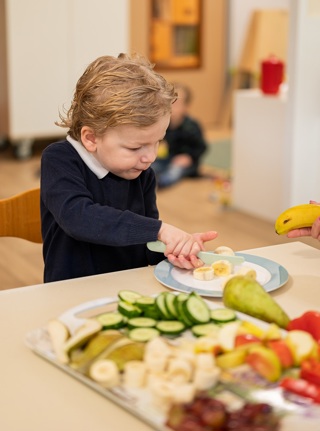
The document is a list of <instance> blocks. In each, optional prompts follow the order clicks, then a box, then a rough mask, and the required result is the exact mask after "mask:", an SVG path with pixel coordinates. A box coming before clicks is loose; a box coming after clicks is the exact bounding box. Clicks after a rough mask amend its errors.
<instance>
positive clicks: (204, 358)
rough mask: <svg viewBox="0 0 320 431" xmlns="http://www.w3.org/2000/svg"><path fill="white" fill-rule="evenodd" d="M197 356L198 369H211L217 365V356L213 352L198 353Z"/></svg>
mask: <svg viewBox="0 0 320 431" xmlns="http://www.w3.org/2000/svg"><path fill="white" fill-rule="evenodd" d="M196 358H197V359H196V367H197V368H198V369H204V370H210V369H211V368H213V367H214V366H215V362H216V361H215V356H214V355H213V354H212V352H202V353H198V354H197V356H196Z"/></svg>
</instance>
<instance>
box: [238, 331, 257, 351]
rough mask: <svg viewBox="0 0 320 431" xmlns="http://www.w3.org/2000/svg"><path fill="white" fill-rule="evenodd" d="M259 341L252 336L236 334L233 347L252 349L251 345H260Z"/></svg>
mask: <svg viewBox="0 0 320 431" xmlns="http://www.w3.org/2000/svg"><path fill="white" fill-rule="evenodd" d="M261 343H262V341H261V339H260V338H259V337H257V336H256V335H252V334H238V335H236V338H235V347H236V348H237V347H243V348H245V347H250V346H251V347H252V344H256V345H260V344H261Z"/></svg>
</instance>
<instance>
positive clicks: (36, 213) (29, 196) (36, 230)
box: [0, 188, 42, 243]
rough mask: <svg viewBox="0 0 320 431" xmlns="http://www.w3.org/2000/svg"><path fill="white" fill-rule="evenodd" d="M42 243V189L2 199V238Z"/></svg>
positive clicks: (0, 207)
mask: <svg viewBox="0 0 320 431" xmlns="http://www.w3.org/2000/svg"><path fill="white" fill-rule="evenodd" d="M5 236H6V237H10V236H12V237H17V238H23V239H26V240H27V241H31V242H36V243H42V235H41V218H40V188H35V189H31V190H27V191H25V192H23V193H20V194H17V195H14V196H12V197H10V198H6V199H0V237H5Z"/></svg>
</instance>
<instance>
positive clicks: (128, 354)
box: [104, 339, 145, 371]
mask: <svg viewBox="0 0 320 431" xmlns="http://www.w3.org/2000/svg"><path fill="white" fill-rule="evenodd" d="M144 346H145V344H144V343H138V342H135V341H132V340H130V339H128V340H127V342H126V343H123V344H122V345H120V346H116V347H115V348H113V349H112V350H111V351H110V352H109V353H108V354H107V355H104V359H110V360H112V361H114V362H115V363H116V365H117V367H118V369H119V371H123V367H124V365H125V364H126V362H128V361H136V360H138V361H142V359H143V356H144Z"/></svg>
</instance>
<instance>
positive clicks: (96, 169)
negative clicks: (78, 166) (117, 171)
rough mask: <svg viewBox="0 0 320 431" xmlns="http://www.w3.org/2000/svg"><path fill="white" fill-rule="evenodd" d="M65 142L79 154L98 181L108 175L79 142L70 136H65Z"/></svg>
mask: <svg viewBox="0 0 320 431" xmlns="http://www.w3.org/2000/svg"><path fill="white" fill-rule="evenodd" d="M67 141H68V142H70V144H71V145H72V146H73V148H74V149H75V150H76V152H77V153H78V154H79V156H80V157H81V159H82V160H83V162H84V163H85V164H86V165H87V166H88V168H89V169H90V171H92V172H93V173H94V174H95V175H96V176H97V177H98V178H99V180H101V179H102V178H104V177H105V176H106V175H108V173H109V171H108V170H107V169H106V168H104V167H103V166H102V165H101V164H100V163H99V162H98V160H97V159H96V158H95V157H94V155H93V154H91V153H89V152H88V151H87V150H86V149H85V147H84V146H83V145H82V144H81V143H80V142H78V141H76V140H75V139H73V138H71V136H69V135H68V136H67Z"/></svg>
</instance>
